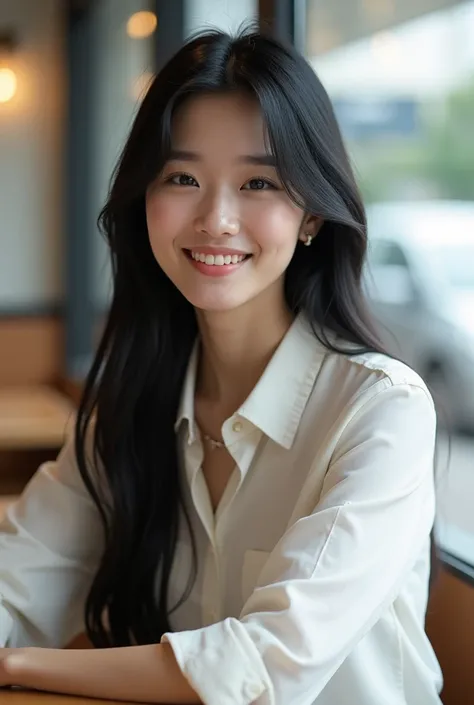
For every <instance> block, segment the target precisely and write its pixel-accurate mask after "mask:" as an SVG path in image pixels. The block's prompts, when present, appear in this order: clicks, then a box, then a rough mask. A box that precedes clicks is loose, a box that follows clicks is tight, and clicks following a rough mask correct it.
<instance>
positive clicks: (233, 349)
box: [196, 301, 293, 413]
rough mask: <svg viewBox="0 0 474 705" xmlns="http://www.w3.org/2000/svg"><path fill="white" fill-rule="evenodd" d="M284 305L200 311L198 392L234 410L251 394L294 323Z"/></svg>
mask: <svg viewBox="0 0 474 705" xmlns="http://www.w3.org/2000/svg"><path fill="white" fill-rule="evenodd" d="M292 319H293V316H292V314H291V313H290V312H289V311H288V310H287V308H286V306H284V305H282V306H280V307H278V308H277V309H276V310H273V311H272V312H271V313H270V312H269V310H268V308H267V307H259V306H258V305H257V302H255V301H254V302H252V306H247V307H241V308H239V309H235V310H233V311H230V312H229V311H226V312H200V313H198V322H199V328H200V335H201V359H200V366H199V374H198V383H197V389H196V392H197V395H198V396H199V397H200V398H201V399H205V400H206V401H208V402H209V403H212V404H213V405H218V406H219V407H221V408H223V409H225V410H227V411H228V412H229V413H233V412H234V411H235V410H236V409H237V408H238V407H239V406H240V405H241V404H242V403H243V402H244V401H245V399H246V398H247V397H248V395H249V394H250V392H251V391H252V389H253V388H254V387H255V385H256V383H257V381H258V380H259V378H260V376H261V375H262V373H263V371H264V369H265V367H266V365H267V364H268V362H269V361H270V358H271V357H272V355H273V353H274V352H275V350H276V348H277V347H278V345H279V344H280V342H281V340H282V338H283V337H284V335H285V333H286V332H287V330H288V328H289V327H290V325H291V323H292Z"/></svg>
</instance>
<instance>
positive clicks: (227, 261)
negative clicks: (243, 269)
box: [184, 249, 252, 267]
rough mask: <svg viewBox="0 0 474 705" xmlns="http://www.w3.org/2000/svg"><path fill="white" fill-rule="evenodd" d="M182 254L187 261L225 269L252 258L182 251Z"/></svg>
mask: <svg viewBox="0 0 474 705" xmlns="http://www.w3.org/2000/svg"><path fill="white" fill-rule="evenodd" d="M184 253H185V254H186V256H187V257H188V258H189V259H192V260H194V261H195V262H201V263H202V264H206V265H208V266H211V267H212V266H215V267H225V266H229V265H235V264H240V263H241V262H244V260H246V259H249V258H250V257H252V255H250V254H232V255H231V254H215V255H211V254H209V253H206V252H199V251H197V250H186V249H185V250H184Z"/></svg>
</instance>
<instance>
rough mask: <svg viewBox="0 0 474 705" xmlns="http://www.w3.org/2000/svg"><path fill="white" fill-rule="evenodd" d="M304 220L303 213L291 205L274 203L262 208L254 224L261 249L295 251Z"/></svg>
mask: <svg viewBox="0 0 474 705" xmlns="http://www.w3.org/2000/svg"><path fill="white" fill-rule="evenodd" d="M302 219H303V213H302V211H300V209H298V208H296V206H292V204H289V203H277V204H275V203H273V204H268V206H267V207H265V208H262V209H261V210H260V213H259V214H258V216H256V217H255V219H254V223H253V229H254V232H255V233H258V236H257V239H258V242H259V244H260V246H261V248H262V249H263V250H265V249H268V250H270V249H278V250H282V249H284V250H293V249H294V247H295V245H296V242H297V238H298V233H299V229H300V223H301V221H302Z"/></svg>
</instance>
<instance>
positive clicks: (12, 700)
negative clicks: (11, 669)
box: [0, 690, 134, 705]
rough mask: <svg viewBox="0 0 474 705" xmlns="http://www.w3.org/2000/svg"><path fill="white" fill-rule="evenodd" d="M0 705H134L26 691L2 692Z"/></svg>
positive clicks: (0, 693)
mask: <svg viewBox="0 0 474 705" xmlns="http://www.w3.org/2000/svg"><path fill="white" fill-rule="evenodd" d="M0 705H134V704H133V703H125V702H124V701H121V702H120V703H119V702H117V701H115V700H90V699H89V698H75V697H73V696H72V695H50V694H49V693H37V692H31V691H26V690H0Z"/></svg>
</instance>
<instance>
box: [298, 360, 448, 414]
mask: <svg viewBox="0 0 474 705" xmlns="http://www.w3.org/2000/svg"><path fill="white" fill-rule="evenodd" d="M312 397H313V399H314V402H316V403H313V404H311V405H310V406H311V407H312V411H313V414H316V415H317V416H318V419H319V418H320V410H321V408H324V409H325V412H324V414H325V416H326V417H327V418H326V420H327V421H328V422H329V423H331V424H334V423H336V424H337V425H340V426H341V427H345V426H346V425H347V424H348V423H350V421H351V420H352V419H354V417H355V416H359V415H360V413H361V412H362V411H366V412H369V411H371V409H373V408H374V407H375V408H376V409H377V413H379V414H380V416H377V413H375V414H372V413H371V414H370V415H371V422H372V423H373V424H375V425H376V426H377V425H378V421H379V420H380V422H382V417H383V418H384V422H387V420H388V421H389V419H390V416H391V414H392V412H393V413H398V410H402V413H403V414H406V415H407V419H408V417H410V416H412V415H416V414H420V413H422V414H424V415H426V416H428V417H429V419H430V423H431V425H432V424H433V423H434V419H435V409H434V403H433V399H432V397H431V394H430V392H429V390H428V387H427V385H426V384H425V382H424V380H423V379H422V378H421V377H420V375H419V374H417V373H416V372H415V371H414V370H413V369H412V368H411V367H409V366H408V365H406V364H404V363H403V362H401V361H399V360H396V359H394V358H392V357H390V356H389V355H385V354H382V353H375V352H367V353H363V354H342V353H335V352H331V351H328V352H327V354H326V355H325V357H324V360H323V362H322V364H321V368H320V370H319V374H318V375H317V378H316V380H315V385H314V388H313V394H312Z"/></svg>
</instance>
